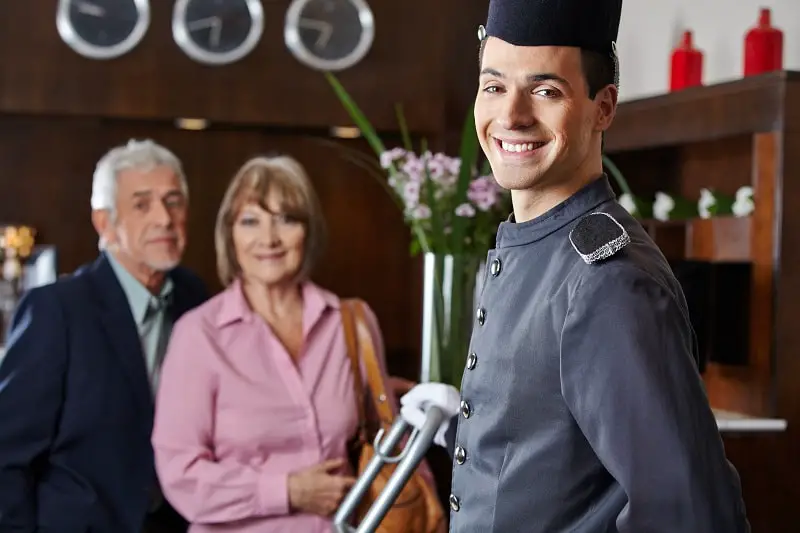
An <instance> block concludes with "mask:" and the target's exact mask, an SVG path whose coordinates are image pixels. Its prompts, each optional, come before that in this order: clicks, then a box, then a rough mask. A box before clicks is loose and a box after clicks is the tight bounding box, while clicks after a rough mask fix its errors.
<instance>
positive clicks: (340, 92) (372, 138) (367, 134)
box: [324, 72, 386, 157]
mask: <svg viewBox="0 0 800 533" xmlns="http://www.w3.org/2000/svg"><path fill="white" fill-rule="evenodd" d="M324 74H325V78H326V79H327V80H328V82H329V83H330V84H331V87H333V91H334V92H335V93H336V96H337V97H339V100H340V101H341V103H342V105H343V106H344V108H345V110H346V111H347V112H348V113H349V114H350V118H352V119H353V122H355V124H356V126H358V129H359V130H361V134H362V135H363V136H364V138H365V139H366V140H367V142H368V143H369V145H370V146H371V147H372V149H373V150H374V151H375V154H376V155H377V156H378V157H380V156H381V154H382V153H383V152H385V151H386V147H385V146H384V145H383V142H382V141H381V139H380V138H379V137H378V134H377V133H376V131H375V128H373V127H372V124H370V122H369V120H367V117H366V116H365V115H364V113H363V112H362V111H361V109H360V108H359V107H358V105H356V103H355V101H353V99H352V98H351V97H350V95H349V94H348V92H347V91H346V90H345V88H344V86H343V85H342V84H341V83H340V82H339V80H338V79H337V78H336V76H334V75H333V74H332V73H331V72H325V73H324Z"/></svg>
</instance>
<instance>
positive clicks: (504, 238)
mask: <svg viewBox="0 0 800 533" xmlns="http://www.w3.org/2000/svg"><path fill="white" fill-rule="evenodd" d="M621 9H622V0H539V1H536V2H531V1H530V0H491V1H490V3H489V16H488V22H487V24H486V26H485V28H482V29H481V31H480V36H481V38H482V43H481V52H480V78H479V82H478V94H477V96H476V100H475V124H476V126H477V132H478V138H479V140H480V144H481V148H482V149H483V151H484V153H485V154H486V156H487V158H488V159H489V162H490V163H491V166H492V171H493V173H494V176H495V177H496V179H497V181H498V182H499V183H500V184H501V185H502V186H503V187H505V188H507V189H510V190H511V198H512V203H513V207H514V213H513V216H512V217H511V218H510V219H509V220H508V221H507V222H503V223H502V224H501V225H500V228H499V230H498V234H497V246H496V248H495V249H493V250H491V251H490V252H489V254H488V260H487V262H488V265H489V269H488V270H489V272H488V273H487V278H486V283H485V285H484V288H483V290H482V292H481V294H480V298H479V300H478V303H477V308H476V310H475V329H474V332H473V336H472V342H471V344H470V348H469V352H468V353H466V354H464V358H465V363H466V365H465V366H466V369H465V372H464V377H463V380H462V383H461V390H460V391H458V390H455V389H454V388H453V387H450V386H448V385H444V384H441V383H423V384H421V385H418V386H417V387H415V388H414V389H412V390H411V391H410V392H409V393H408V394H406V395H405V396H404V397H403V398H402V404H403V409H402V413H403V416H404V417H405V418H406V419H408V420H409V421H410V422H411V423H412V424H414V425H416V426H419V424H420V423H421V421H422V420H424V418H425V416H424V411H425V409H426V408H427V405H430V404H434V405H438V406H439V407H441V408H443V409H444V410H445V411H447V412H448V413H449V414H450V415H453V418H452V419H450V420H448V421H447V422H446V423H445V424H444V425H443V426H442V427H441V428H440V432H439V434H438V435H437V442H438V443H439V444H442V445H447V447H448V449H449V450H450V451H451V453H452V455H453V458H454V460H455V463H454V466H453V477H452V487H453V492H452V495H451V496H450V507H451V509H452V513H451V518H452V520H451V522H450V527H451V531H453V532H460V533H468V532H470V533H471V532H475V533H478V532H480V533H483V532H487V531H502V532H503V533H515V532H525V533H561V532H564V533H566V532H571V533H617V532H618V533H641V532H648V533H677V532H682V533H683V532H685V533H689V532H692V533H700V532H703V533H744V532H747V531H749V524H748V522H747V518H746V516H745V508H744V503H743V501H742V495H741V489H740V485H739V478H738V475H737V473H736V472H735V470H734V469H733V468H732V466H731V465H730V464H729V463H728V461H727V460H726V458H725V451H724V449H723V445H722V441H721V438H720V435H719V432H718V429H717V425H716V422H715V420H714V416H713V414H712V411H711V409H710V407H709V404H708V400H707V398H706V396H705V393H704V390H703V384H702V381H701V379H700V375H699V373H698V370H697V364H696V359H697V346H696V342H695V339H694V335H693V332H692V326H691V324H690V322H689V317H688V312H687V307H686V302H685V300H684V295H683V292H682V290H681V287H680V285H679V283H678V282H677V280H676V279H675V277H674V275H673V274H672V272H671V269H670V267H669V265H668V264H667V261H666V260H665V259H664V256H663V255H662V254H661V253H660V251H659V250H658V248H657V247H656V245H655V244H654V243H653V241H652V240H651V239H650V238H649V237H648V235H647V233H646V232H645V231H644V230H643V229H642V226H641V225H640V224H639V223H638V222H637V221H636V220H634V219H633V218H632V217H631V216H630V215H629V214H628V213H627V212H626V211H625V210H624V209H623V208H622V207H621V206H620V205H619V204H618V203H617V202H616V201H615V196H614V192H613V190H612V189H611V187H610V184H609V182H608V179H607V177H606V176H605V175H604V174H603V166H602V139H603V133H604V132H605V131H606V130H607V129H608V128H609V127H610V126H611V123H612V121H613V118H614V113H615V110H616V106H617V91H618V85H617V73H618V68H617V61H616V47H615V41H616V39H617V29H618V26H619V21H620V13H621Z"/></svg>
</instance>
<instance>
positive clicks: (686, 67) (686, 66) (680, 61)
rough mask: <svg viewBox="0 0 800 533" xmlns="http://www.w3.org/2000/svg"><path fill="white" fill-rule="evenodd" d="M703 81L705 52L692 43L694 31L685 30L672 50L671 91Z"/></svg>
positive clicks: (699, 83)
mask: <svg viewBox="0 0 800 533" xmlns="http://www.w3.org/2000/svg"><path fill="white" fill-rule="evenodd" d="M702 83H703V52H701V51H700V50H698V49H696V48H695V47H694V45H693V44H692V32H691V31H685V32H683V38H682V39H681V42H680V43H679V44H678V46H677V47H676V48H675V49H674V50H673V51H672V61H671V65H670V81H669V88H670V91H678V90H681V89H685V88H687V87H694V86H696V85H702Z"/></svg>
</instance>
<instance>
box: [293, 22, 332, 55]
mask: <svg viewBox="0 0 800 533" xmlns="http://www.w3.org/2000/svg"><path fill="white" fill-rule="evenodd" d="M298 25H299V26H300V27H301V28H307V29H309V30H317V31H318V32H319V37H318V38H317V42H316V43H314V46H316V47H317V48H324V47H325V46H326V45H327V44H328V41H330V39H331V35H332V34H333V24H331V23H329V22H325V21H323V20H314V19H306V18H302V19H300V21H299V22H298Z"/></svg>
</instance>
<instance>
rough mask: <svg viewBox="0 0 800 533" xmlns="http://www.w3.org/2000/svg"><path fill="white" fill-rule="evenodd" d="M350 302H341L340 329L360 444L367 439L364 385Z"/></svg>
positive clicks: (351, 303)
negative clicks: (354, 396)
mask: <svg viewBox="0 0 800 533" xmlns="http://www.w3.org/2000/svg"><path fill="white" fill-rule="evenodd" d="M353 307H354V305H353V302H352V301H351V300H342V305H341V314H342V329H343V330H344V340H345V344H346V345H347V356H348V358H349V359H350V367H351V369H352V371H353V383H354V385H355V392H356V409H357V410H358V436H359V439H360V440H361V442H366V439H367V434H366V432H367V417H366V413H365V405H364V404H365V402H364V383H363V381H362V379H363V378H362V377H361V365H360V364H359V357H358V341H357V340H356V326H355V316H354V315H355V313H354V311H353Z"/></svg>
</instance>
